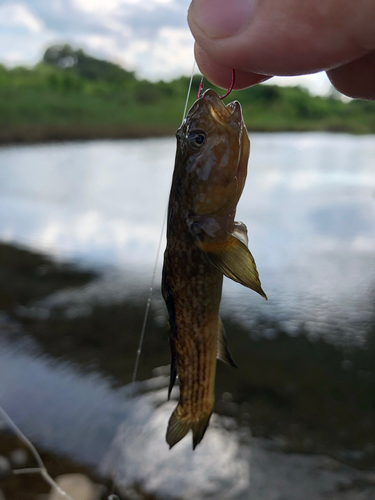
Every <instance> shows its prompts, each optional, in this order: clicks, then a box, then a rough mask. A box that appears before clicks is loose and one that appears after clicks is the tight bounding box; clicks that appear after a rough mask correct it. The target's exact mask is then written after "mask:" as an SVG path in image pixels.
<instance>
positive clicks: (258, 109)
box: [0, 46, 375, 144]
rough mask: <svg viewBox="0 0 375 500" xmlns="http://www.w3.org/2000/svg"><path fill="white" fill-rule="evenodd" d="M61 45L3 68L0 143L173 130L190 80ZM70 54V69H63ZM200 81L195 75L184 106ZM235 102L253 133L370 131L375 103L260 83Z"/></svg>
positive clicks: (150, 134) (0, 75)
mask: <svg viewBox="0 0 375 500" xmlns="http://www.w3.org/2000/svg"><path fill="white" fill-rule="evenodd" d="M66 47H67V46H65V48H64V47H60V49H61V50H60V49H59V50H60V51H59V50H53V51H52V52H53V54H54V55H55V56H54V57H55V59H51V58H49V57H47V56H48V50H47V52H46V54H45V56H44V60H43V61H42V62H41V63H39V64H37V65H36V66H35V67H34V68H31V69H28V68H22V67H19V68H13V69H7V68H5V67H4V66H1V65H0V144H8V143H22V142H29V143H30V142H48V141H69V140H85V139H123V138H141V137H161V136H171V135H174V134H175V132H176V130H177V128H178V127H179V126H180V124H181V120H182V111H183V109H184V106H185V99H186V92H187V89H188V86H189V79H188V78H186V77H181V78H178V79H176V80H173V81H171V82H163V81H160V82H149V81H147V80H139V79H137V77H136V76H135V75H134V74H133V73H131V72H128V71H126V70H125V69H123V68H121V67H119V66H117V65H115V64H112V63H109V62H108V61H101V60H98V59H95V58H93V57H90V56H88V55H87V54H85V53H84V52H83V51H79V50H78V51H74V50H73V49H71V48H69V47H68V49H67V48H66ZM56 54H57V55H56ZM67 57H68V58H69V57H70V59H71V60H72V61H75V63H74V65H73V66H69V67H66V66H64V64H65V62H64V61H66V58H67ZM199 84H200V77H199V76H198V75H196V76H195V77H194V78H193V82H192V87H191V95H190V100H189V106H191V105H192V103H193V102H194V101H195V100H196V96H197V92H198V88H199ZM208 87H209V84H208V83H207V82H206V84H205V88H208ZM215 90H217V91H218V92H219V94H221V93H222V91H221V90H220V89H217V88H215ZM232 100H238V101H239V102H240V103H241V106H242V110H243V116H244V119H245V123H246V126H247V127H248V129H249V130H250V131H252V132H306V131H322V132H345V133H352V134H372V133H375V103H374V102H365V101H356V100H352V101H350V102H343V101H342V100H341V99H340V96H339V94H338V93H335V92H334V91H332V94H331V95H330V96H327V97H324V98H323V97H319V96H312V95H310V94H309V93H308V92H307V91H306V90H304V89H303V88H300V87H278V86H276V85H263V84H261V85H256V86H255V87H252V88H249V89H245V90H242V91H233V92H232V93H231V95H230V97H228V99H227V100H226V102H230V101H232Z"/></svg>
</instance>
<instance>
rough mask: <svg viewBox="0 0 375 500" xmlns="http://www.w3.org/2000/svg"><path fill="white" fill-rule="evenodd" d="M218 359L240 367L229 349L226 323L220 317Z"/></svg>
mask: <svg viewBox="0 0 375 500" xmlns="http://www.w3.org/2000/svg"><path fill="white" fill-rule="evenodd" d="M217 359H220V361H224V363H228V365H231V366H233V367H234V368H238V366H237V364H236V362H235V361H234V359H233V356H232V354H231V353H230V350H229V349H228V344H227V337H226V335H225V330H224V325H223V323H222V322H221V319H220V318H219V325H218V329H217Z"/></svg>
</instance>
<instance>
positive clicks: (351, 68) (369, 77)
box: [188, 0, 375, 99]
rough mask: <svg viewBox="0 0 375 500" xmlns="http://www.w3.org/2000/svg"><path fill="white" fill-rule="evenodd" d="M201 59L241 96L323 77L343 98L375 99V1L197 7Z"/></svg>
mask: <svg viewBox="0 0 375 500" xmlns="http://www.w3.org/2000/svg"><path fill="white" fill-rule="evenodd" d="M188 21H189V25H190V29H191V31H192V33H193V36H194V38H195V40H196V44H195V57H196V61H197V63H198V66H199V68H200V70H201V72H202V73H203V74H204V75H205V76H206V77H207V79H208V80H210V82H212V83H214V84H216V85H217V86H219V87H223V88H227V87H228V86H229V84H230V80H231V71H230V69H232V68H234V69H235V70H236V85H235V88H237V89H240V88H245V87H249V86H251V85H254V84H255V83H259V82H261V81H264V80H267V79H268V78H271V76H275V75H281V76H287V75H289V76H290V75H302V74H307V73H315V72H317V71H321V70H324V71H326V72H327V75H328V78H329V79H330V80H331V82H332V84H333V86H334V87H335V88H336V89H337V90H338V91H340V92H342V93H343V94H345V95H347V96H350V97H357V98H362V99H375V0H356V1H355V2H353V1H352V0H193V1H192V3H191V5H190V9H189V16H188Z"/></svg>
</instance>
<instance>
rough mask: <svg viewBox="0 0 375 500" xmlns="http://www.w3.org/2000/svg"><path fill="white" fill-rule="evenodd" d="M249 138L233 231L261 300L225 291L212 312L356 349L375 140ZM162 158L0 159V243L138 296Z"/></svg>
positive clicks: (162, 181) (228, 286)
mask: <svg viewBox="0 0 375 500" xmlns="http://www.w3.org/2000/svg"><path fill="white" fill-rule="evenodd" d="M250 135H251V141H252V152H251V155H250V162H249V172H248V180H247V185H246V187H245V191H244V194H243V196H242V199H241V200H240V203H239V207H238V212H237V220H241V221H243V222H245V223H246V225H247V227H248V230H249V248H250V249H251V251H252V253H253V255H254V257H255V259H256V262H257V266H258V269H259V272H260V276H261V280H262V284H263V288H264V289H265V291H266V293H267V295H268V296H269V299H270V300H269V302H268V303H264V302H263V301H262V300H261V299H260V298H259V297H256V296H255V294H253V293H251V292H249V291H248V290H246V289H244V288H243V287H240V286H239V285H238V284H235V283H231V282H229V281H228V280H226V281H225V287H224V300H223V309H224V310H225V311H227V312H228V311H230V312H231V314H233V315H234V316H235V317H237V319H239V320H241V321H243V320H246V321H247V322H251V319H252V316H253V315H254V311H256V312H257V313H261V314H263V315H267V316H271V317H273V318H277V319H278V320H279V321H283V322H285V324H287V323H288V324H293V323H294V324H301V323H304V325H305V326H306V325H307V327H308V330H309V331H311V333H312V334H319V332H322V331H327V330H329V328H328V326H329V324H330V323H333V324H337V325H338V326H339V327H340V328H343V329H346V330H347V331H348V335H349V336H351V337H352V338H354V337H355V336H356V337H357V338H358V339H359V340H360V339H363V338H364V336H365V331H364V330H363V329H361V328H358V323H359V320H360V319H361V318H362V319H363V318H367V317H369V316H371V315H372V314H373V304H372V301H371V298H370V295H371V294H370V292H371V290H372V288H373V286H374V281H375V252H374V250H375V199H374V193H375V173H374V163H373V160H374V158H375V138H374V137H373V136H362V137H355V136H349V135H339V134H336V135H332V134H316V133H306V134H250ZM174 154H175V139H174V138H167V139H148V140H129V141H102V142H88V143H75V144H56V145H47V146H23V147H6V148H1V149H0V213H1V217H0V238H1V239H3V240H4V239H5V240H8V241H11V242H14V243H22V244H26V245H28V246H30V247H32V248H34V249H36V250H44V251H47V252H50V253H52V254H53V255H56V256H58V257H59V258H61V259H66V258H73V259H79V260H81V261H83V262H85V263H90V264H94V265H97V266H102V265H110V266H114V267H115V268H117V269H122V270H125V271H127V272H130V271H131V273H133V275H134V276H136V275H137V273H138V276H139V277H140V279H137V278H135V279H134V281H132V282H131V283H130V282H127V283H124V287H127V289H128V290H130V289H134V290H135V289H136V288H137V287H138V288H139V286H142V287H144V284H145V283H146V282H147V280H150V279H151V270H152V267H153V264H154V261H155V256H156V250H157V246H158V241H159V238H160V231H161V226H162V221H163V218H164V213H165V208H166V204H167V199H168V192H169V187H170V182H171V176H172V170H173V161H174ZM160 261H161V259H160ZM159 273H160V262H159ZM157 279H159V276H158V278H157ZM121 286H122V285H120V287H118V283H117V284H116V283H115V282H114V284H113V288H114V289H117V288H121ZM351 325H352V326H351ZM292 329H293V328H292ZM291 333H292V332H291Z"/></svg>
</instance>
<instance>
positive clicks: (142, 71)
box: [0, 0, 331, 95]
mask: <svg viewBox="0 0 375 500" xmlns="http://www.w3.org/2000/svg"><path fill="white" fill-rule="evenodd" d="M189 4H190V0H144V1H140V0H28V1H18V0H0V62H1V63H3V64H5V65H6V66H14V65H20V64H21V65H33V64H35V63H36V62H38V61H39V60H40V59H41V57H42V55H43V53H44V51H45V49H46V48H47V47H48V46H50V45H52V44H61V43H70V44H71V45H72V46H73V47H75V48H81V47H82V48H83V49H85V50H86V52H87V53H89V54H90V55H93V56H95V57H99V58H103V59H108V60H111V61H113V62H116V63H118V64H120V65H122V66H123V67H125V68H126V69H129V70H134V71H135V72H136V73H137V76H139V77H141V78H147V79H150V80H160V79H163V80H171V79H173V78H175V77H179V76H181V75H187V76H189V75H190V74H191V71H192V67H193V63H194V55H193V45H194V41H193V37H192V35H191V33H190V30H189V28H188V24H187V20H186V19H187V9H188V7H189ZM270 83H277V84H278V85H296V84H297V85H298V84H299V85H302V86H304V87H306V88H308V89H309V90H310V92H311V93H313V94H323V95H324V94H326V93H327V92H329V91H330V89H331V86H330V84H329V81H328V79H327V77H326V76H325V74H324V73H318V74H315V75H307V76H303V77H290V78H285V77H277V78H273V79H271V81H270Z"/></svg>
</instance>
